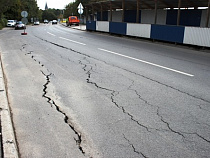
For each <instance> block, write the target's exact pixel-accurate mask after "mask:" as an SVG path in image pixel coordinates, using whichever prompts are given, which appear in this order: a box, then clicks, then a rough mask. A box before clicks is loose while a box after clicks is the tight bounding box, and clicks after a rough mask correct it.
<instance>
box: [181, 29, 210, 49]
mask: <svg viewBox="0 0 210 158" xmlns="http://www.w3.org/2000/svg"><path fill="white" fill-rule="evenodd" d="M184 44H192V45H198V46H204V47H210V28H199V27H185V33H184Z"/></svg>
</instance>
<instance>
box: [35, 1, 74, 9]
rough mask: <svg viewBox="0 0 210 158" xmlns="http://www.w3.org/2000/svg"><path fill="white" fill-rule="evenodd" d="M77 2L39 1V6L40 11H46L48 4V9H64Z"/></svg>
mask: <svg viewBox="0 0 210 158" xmlns="http://www.w3.org/2000/svg"><path fill="white" fill-rule="evenodd" d="M74 1H75V0H37V5H38V7H39V8H40V9H42V10H44V9H45V4H46V2H47V6H48V8H55V9H64V8H65V6H66V5H67V4H69V3H71V2H74Z"/></svg>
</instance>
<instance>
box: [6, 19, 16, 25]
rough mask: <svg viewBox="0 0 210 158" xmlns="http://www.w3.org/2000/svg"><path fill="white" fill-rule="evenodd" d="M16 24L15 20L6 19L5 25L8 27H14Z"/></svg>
mask: <svg viewBox="0 0 210 158" xmlns="http://www.w3.org/2000/svg"><path fill="white" fill-rule="evenodd" d="M15 24H16V20H7V26H8V27H14V26H15Z"/></svg>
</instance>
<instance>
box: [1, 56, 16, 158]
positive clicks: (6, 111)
mask: <svg viewBox="0 0 210 158" xmlns="http://www.w3.org/2000/svg"><path fill="white" fill-rule="evenodd" d="M0 116H1V131H2V145H3V147H2V148H3V153H1V154H2V157H11V158H18V150H17V145H16V140H15V135H14V129H13V125H12V120H11V113H10V108H9V103H8V99H7V94H6V86H5V76H4V73H3V64H2V59H1V52H0Z"/></svg>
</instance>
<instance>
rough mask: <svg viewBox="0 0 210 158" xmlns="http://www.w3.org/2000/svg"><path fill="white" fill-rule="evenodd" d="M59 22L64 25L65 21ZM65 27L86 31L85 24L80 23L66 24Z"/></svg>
mask: <svg viewBox="0 0 210 158" xmlns="http://www.w3.org/2000/svg"><path fill="white" fill-rule="evenodd" d="M60 24H61V25H63V26H66V23H60ZM66 27H69V28H72V29H77V30H83V31H86V25H85V24H80V25H79V26H75V25H72V26H66Z"/></svg>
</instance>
